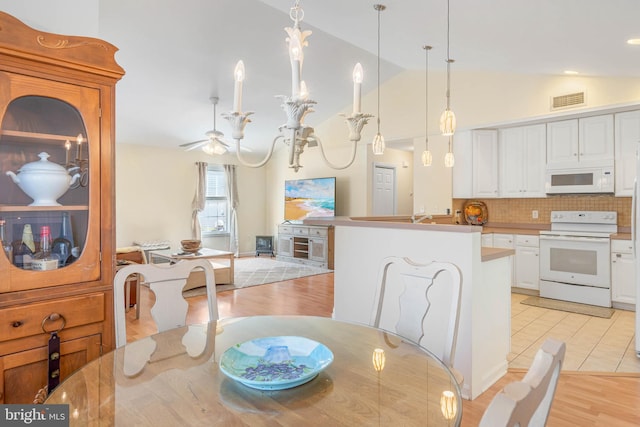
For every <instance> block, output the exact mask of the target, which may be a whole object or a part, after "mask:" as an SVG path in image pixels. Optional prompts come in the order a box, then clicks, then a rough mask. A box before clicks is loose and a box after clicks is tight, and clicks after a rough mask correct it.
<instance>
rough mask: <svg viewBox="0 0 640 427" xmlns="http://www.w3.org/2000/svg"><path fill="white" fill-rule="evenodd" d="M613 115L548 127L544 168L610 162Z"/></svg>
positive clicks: (564, 122) (562, 122)
mask: <svg viewBox="0 0 640 427" xmlns="http://www.w3.org/2000/svg"><path fill="white" fill-rule="evenodd" d="M613 134H614V132H613V114H606V115H602V116H593V117H585V118H581V119H572V120H562V121H558V122H550V123H547V168H551V169H564V168H571V167H575V166H577V165H581V166H592V165H602V164H603V163H605V162H608V161H611V162H613V145H614V144H613V137H614V135H613Z"/></svg>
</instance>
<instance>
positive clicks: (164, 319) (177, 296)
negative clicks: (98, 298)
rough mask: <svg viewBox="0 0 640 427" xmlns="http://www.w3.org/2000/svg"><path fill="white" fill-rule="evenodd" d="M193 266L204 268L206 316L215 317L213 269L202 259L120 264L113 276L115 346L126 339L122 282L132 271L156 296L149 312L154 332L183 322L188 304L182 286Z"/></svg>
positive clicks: (123, 283) (183, 323) (211, 318)
mask: <svg viewBox="0 0 640 427" xmlns="http://www.w3.org/2000/svg"><path fill="white" fill-rule="evenodd" d="M194 269H202V270H204V276H205V285H206V287H207V303H208V305H209V320H210V321H212V320H217V319H218V301H217V297H216V283H215V275H214V270H213V267H212V265H211V263H210V262H209V261H208V260H206V259H194V260H182V261H179V262H177V263H175V264H131V265H127V266H125V267H122V268H121V269H120V270H118V272H117V273H116V274H115V277H114V280H113V282H114V299H115V301H114V304H113V306H114V315H115V324H116V347H121V346H123V345H125V344H126V343H127V329H126V317H125V306H124V304H123V303H122V301H124V298H125V283H126V280H127V278H128V277H129V276H130V275H132V274H139V275H141V276H142V281H143V283H145V284H148V285H149V288H150V289H151V291H153V293H154V294H155V296H156V302H155V304H154V305H153V307H152V308H151V316H152V317H153V320H154V321H155V323H156V326H157V328H158V332H162V331H166V330H168V329H173V328H177V327H179V326H184V325H185V324H186V319H187V311H188V309H189V304H188V303H187V301H186V300H185V299H184V297H183V296H182V289H183V287H184V285H185V284H186V282H187V279H188V278H189V275H190V274H191V272H192V271H193V270H194Z"/></svg>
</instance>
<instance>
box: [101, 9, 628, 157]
mask: <svg viewBox="0 0 640 427" xmlns="http://www.w3.org/2000/svg"><path fill="white" fill-rule="evenodd" d="M94 1H95V2H96V4H97V18H96V19H97V22H98V27H99V28H98V31H97V35H98V37H100V38H103V39H105V40H107V41H109V42H111V43H113V44H114V45H116V46H117V47H118V48H119V49H120V50H119V52H118V53H117V55H116V59H117V61H118V63H119V64H120V65H121V66H122V67H123V68H124V69H125V70H126V75H125V77H124V78H123V79H122V81H121V82H120V83H119V84H118V86H117V99H116V102H117V105H116V111H117V131H116V136H117V141H118V142H119V143H132V144H145V145H158V146H164V147H177V146H178V145H180V144H183V143H186V142H190V141H195V140H199V139H202V138H203V137H204V134H205V132H206V131H208V130H210V129H212V128H213V117H212V115H213V109H212V106H211V104H210V101H209V98H210V97H211V96H218V97H219V98H220V101H219V104H218V108H217V110H218V113H222V112H226V111H229V110H231V106H232V102H233V80H232V74H233V69H234V66H235V63H236V62H237V61H238V60H239V59H242V60H243V61H244V63H245V67H246V76H247V77H246V80H245V84H244V97H243V109H244V110H245V111H255V115H253V116H252V123H250V124H249V125H248V127H247V130H246V135H247V141H246V142H247V145H248V146H250V147H251V148H253V149H254V151H261V150H264V149H265V148H264V147H265V145H266V144H267V143H268V142H270V141H271V139H272V137H273V136H274V134H275V132H276V130H277V127H278V126H279V125H281V124H282V123H283V122H284V113H283V112H282V111H281V109H280V107H279V104H280V102H279V100H278V99H276V98H275V97H274V96H275V95H279V94H289V92H290V86H291V83H290V67H289V59H288V53H287V51H286V47H285V42H284V39H285V32H284V31H283V28H284V27H287V26H290V25H291V20H290V18H289V10H290V8H291V6H292V5H293V3H294V0H188V1H177V0H136V1H131V0H94ZM450 1H451V33H450V37H451V57H452V58H454V59H455V60H456V62H455V64H454V68H453V72H454V73H455V71H456V70H471V71H474V70H477V71H501V72H513V73H528V74H560V73H562V72H563V70H567V69H571V70H577V71H579V72H580V73H581V74H583V75H588V76H621V77H637V76H640V46H630V45H627V44H626V43H625V42H626V40H627V39H629V38H634V37H636V38H640V20H638V17H639V16H640V1H638V0H607V1H604V0H485V1H479V0H450ZM374 3H375V2H374V1H365V0H302V1H301V2H300V5H301V7H302V8H303V10H304V12H305V19H304V21H303V23H302V27H303V29H309V30H311V31H313V34H312V35H311V36H310V37H309V39H308V40H309V47H308V48H306V49H305V61H304V70H303V79H304V80H305V81H306V82H307V85H308V87H309V91H310V96H311V98H312V99H314V100H316V101H317V102H318V105H317V106H316V108H315V113H313V114H312V115H309V116H308V117H307V120H306V121H307V122H308V123H310V124H312V125H313V124H318V123H321V122H322V121H324V120H326V119H328V118H330V117H332V116H334V115H336V114H338V113H339V112H341V111H345V109H346V108H348V106H349V105H350V103H351V94H352V83H351V72H352V69H353V66H354V64H355V63H356V62H361V63H362V65H363V67H364V69H365V82H364V84H363V93H366V92H368V91H371V90H374V89H375V86H376V74H375V70H376V49H377V40H376V37H377V12H376V11H375V10H374V8H373V4H374ZM382 3H383V4H385V5H386V6H387V10H386V11H384V12H383V13H382V15H381V22H382V27H381V38H382V40H381V57H382V64H381V80H383V81H384V80H386V79H388V78H390V77H393V76H394V75H396V74H398V73H400V72H402V71H404V70H422V69H424V53H423V50H422V48H421V47H422V45H424V44H430V45H432V46H434V49H433V51H432V53H431V54H430V55H431V56H430V58H431V60H430V68H431V67H433V68H434V69H436V68H440V69H444V66H445V62H444V59H445V57H446V12H447V3H446V1H445V0H387V1H384V0H382ZM369 110H371V109H369ZM371 112H374V111H371ZM217 128H218V129H219V130H221V131H222V132H224V133H225V134H226V135H227V139H230V138H229V135H230V128H229V127H228V125H227V123H226V121H225V120H223V119H221V118H220V117H218V119H217ZM385 137H387V138H388V139H393V135H385Z"/></svg>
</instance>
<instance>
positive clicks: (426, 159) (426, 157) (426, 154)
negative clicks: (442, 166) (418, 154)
mask: <svg viewBox="0 0 640 427" xmlns="http://www.w3.org/2000/svg"><path fill="white" fill-rule="evenodd" d="M432 163H433V155H432V154H431V151H429V150H424V151H423V152H422V166H431V164H432Z"/></svg>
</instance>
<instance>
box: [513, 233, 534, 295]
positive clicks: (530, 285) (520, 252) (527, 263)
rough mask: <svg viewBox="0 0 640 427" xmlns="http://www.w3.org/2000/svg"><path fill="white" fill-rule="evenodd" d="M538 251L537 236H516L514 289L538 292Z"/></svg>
mask: <svg viewBox="0 0 640 427" xmlns="http://www.w3.org/2000/svg"><path fill="white" fill-rule="evenodd" d="M539 255H540V249H539V238H538V236H531V235H525V234H519V235H517V236H516V266H515V272H516V274H515V276H516V277H515V284H514V286H515V287H518V288H524V289H533V290H539V289H540V285H539V281H540V256H539Z"/></svg>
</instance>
